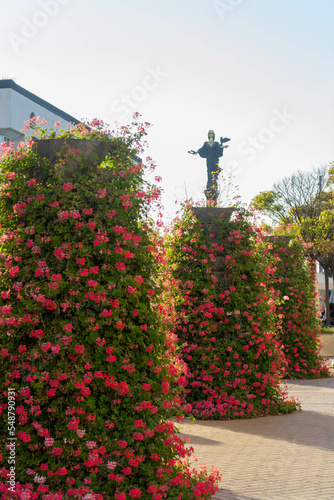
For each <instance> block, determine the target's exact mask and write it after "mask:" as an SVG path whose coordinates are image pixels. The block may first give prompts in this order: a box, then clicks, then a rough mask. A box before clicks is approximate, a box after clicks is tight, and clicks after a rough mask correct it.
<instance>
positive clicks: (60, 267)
mask: <svg viewBox="0 0 334 500" xmlns="http://www.w3.org/2000/svg"><path fill="white" fill-rule="evenodd" d="M138 130H139V132H138V136H140V135H141V133H142V132H144V128H142V129H141V128H139V129H138ZM79 132H80V134H81V135H82V134H83V133H84V136H85V137H86V136H87V135H88V131H84V130H83V129H82V128H81V129H80V131H79ZM124 133H125V139H124V140H118V141H117V142H116V146H115V144H114V146H115V147H114V148H113V150H112V151H113V152H112V154H111V155H110V156H109V157H107V159H106V161H105V162H104V163H102V165H101V166H99V165H98V164H96V162H95V163H94V161H92V160H91V159H89V158H86V157H84V156H81V155H80V154H79V153H78V150H76V149H75V148H73V149H68V148H67V149H66V150H65V151H63V154H61V155H60V156H59V158H58V160H57V162H56V164H55V165H51V164H50V162H49V161H48V160H46V159H44V158H41V157H39V156H38V155H37V154H35V153H34V152H33V151H32V150H31V149H29V148H28V149H27V150H24V149H22V150H21V151H20V152H18V153H15V154H14V153H10V152H8V151H6V155H5V158H4V159H3V162H2V165H1V183H2V184H1V198H0V218H1V233H0V237H1V240H0V242H1V253H0V272H1V279H0V284H1V294H0V335H1V348H0V360H1V364H0V388H1V390H0V413H1V415H0V422H1V429H2V432H1V436H0V460H1V462H0V479H1V482H0V495H1V498H2V499H9V498H20V499H27V500H28V499H45V500H51V499H53V500H56V499H57V500H58V499H65V498H82V499H86V500H88V499H89V500H93V499H95V500H102V499H110V500H128V499H131V498H142V499H152V500H160V499H162V498H169V499H175V500H181V499H183V500H184V499H195V498H197V499H207V498H209V497H210V496H211V494H213V493H214V492H215V491H216V490H217V485H216V480H217V473H216V472H214V471H213V472H212V473H211V474H207V473H205V472H198V473H197V472H195V471H194V470H192V469H191V468H190V467H188V466H187V457H188V456H189V455H190V454H191V449H187V448H186V447H185V444H184V442H183V441H182V440H181V439H180V438H179V437H178V436H177V435H176V429H175V428H174V424H173V422H172V421H171V420H170V419H171V417H173V416H175V415H176V413H177V407H178V405H179V399H180V398H179V395H178V393H177V392H176V390H175V385H176V384H175V383H174V379H175V376H176V375H175V374H176V372H177V368H176V367H175V363H174V361H173V359H171V357H169V355H168V354H169V352H172V351H173V349H171V344H172V343H173V339H172V337H171V338H168V337H166V332H165V330H164V329H163V325H162V324H161V323H160V320H159V317H158V315H157V309H158V304H157V302H156V301H157V299H156V295H157V289H156V281H155V279H154V269H155V262H154V252H155V248H154V245H155V243H154V238H153V236H152V231H151V229H150V225H149V223H148V222H147V221H148V219H147V212H148V206H149V204H150V203H151V202H152V201H154V200H155V199H156V198H157V197H158V195H159V190H158V189H157V188H156V187H154V186H150V185H147V184H145V182H144V181H143V171H144V167H143V166H141V165H139V164H136V163H135V162H134V161H133V160H132V158H133V157H134V155H135V154H137V153H138V149H134V147H135V144H132V146H131V143H130V142H129V131H127V130H125V131H124ZM94 138H96V137H95V136H94ZM105 140H106V139H105ZM130 146H131V147H132V149H131V148H130ZM139 152H140V151H139ZM168 350H169V351H168ZM171 385H173V387H174V388H173V390H171V388H170V386H171ZM12 394H14V396H12ZM9 397H10V399H9ZM9 400H10V406H8V401H9ZM13 405H14V406H15V410H14V420H13V418H12V417H10V418H9V415H10V414H9V407H10V408H12V407H13ZM13 436H15V438H17V440H16V441H15V444H16V448H15V450H16V451H15V452H14V458H15V460H14V463H15V466H14V467H15V469H14V471H15V472H13V470H12V469H10V465H9V460H8V457H9V456H13V452H11V444H10V443H12V441H11V440H10V438H11V437H13ZM15 453H16V454H15Z"/></svg>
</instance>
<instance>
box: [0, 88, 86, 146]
mask: <svg viewBox="0 0 334 500" xmlns="http://www.w3.org/2000/svg"><path fill="white" fill-rule="evenodd" d="M34 116H35V117H39V118H40V119H44V120H46V122H47V126H48V127H49V128H54V123H55V122H59V121H60V122H61V128H63V129H64V128H69V127H71V126H73V125H75V124H78V123H80V121H79V120H77V119H76V118H74V117H73V116H71V115H69V114H68V113H65V112H64V111H62V110H61V109H59V108H57V107H56V106H53V105H52V104H50V103H49V102H47V101H45V100H44V99H41V98H40V97H38V96H37V95H35V94H33V93H32V92H29V91H28V90H26V89H24V88H23V87H21V86H20V85H17V84H16V83H15V82H14V81H13V80H0V142H3V141H9V140H11V141H14V145H15V146H17V144H18V143H19V142H21V141H24V140H25V139H26V136H28V135H32V134H33V129H32V128H30V129H28V130H27V131H24V124H25V122H26V121H27V120H29V119H30V118H32V117H34Z"/></svg>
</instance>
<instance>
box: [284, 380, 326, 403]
mask: <svg viewBox="0 0 334 500" xmlns="http://www.w3.org/2000/svg"><path fill="white" fill-rule="evenodd" d="M282 384H287V385H288V386H290V387H289V395H290V396H293V395H294V394H293V387H292V386H299V387H310V389H312V387H327V389H333V391H334V377H328V378H316V379H312V380H304V379H285V380H282ZM333 398H334V396H333ZM333 401H334V399H333Z"/></svg>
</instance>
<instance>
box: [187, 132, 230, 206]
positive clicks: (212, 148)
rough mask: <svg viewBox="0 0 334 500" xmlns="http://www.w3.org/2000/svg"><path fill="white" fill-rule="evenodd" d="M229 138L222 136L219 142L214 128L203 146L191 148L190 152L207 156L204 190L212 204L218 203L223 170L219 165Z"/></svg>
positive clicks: (209, 202) (202, 156) (203, 156)
mask: <svg viewBox="0 0 334 500" xmlns="http://www.w3.org/2000/svg"><path fill="white" fill-rule="evenodd" d="M229 140H230V139H228V138H223V137H221V138H220V144H219V142H217V141H215V133H214V131H213V130H209V132H208V140H207V141H206V142H205V143H204V144H203V146H202V147H201V148H199V149H198V150H197V151H194V150H190V151H188V153H190V154H193V155H196V154H199V155H200V157H201V158H206V168H207V174H208V179H207V184H206V189H205V191H204V193H205V196H206V199H207V202H208V204H210V205H211V206H216V205H217V198H218V195H219V192H218V175H219V173H220V171H221V168H220V167H219V158H220V157H221V156H223V152H224V148H227V147H228V145H227V144H225V142H228V141H229Z"/></svg>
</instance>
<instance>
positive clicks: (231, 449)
mask: <svg viewBox="0 0 334 500" xmlns="http://www.w3.org/2000/svg"><path fill="white" fill-rule="evenodd" d="M288 392H289V394H290V395H294V396H297V397H298V398H299V401H300V402H301V405H302V409H303V410H302V411H301V412H295V413H293V414H290V415H280V416H270V417H263V418H259V419H255V420H234V421H230V422H220V421H196V422H190V421H188V420H187V421H185V422H184V423H183V424H182V425H181V426H180V425H179V428H180V431H181V432H182V434H183V435H186V436H188V437H189V438H190V444H191V445H192V446H193V447H194V449H195V455H196V456H197V458H198V464H206V465H207V466H208V468H210V466H211V464H212V465H214V467H216V468H217V469H218V470H219V471H220V473H221V475H222V480H221V483H220V485H219V486H220V490H219V492H218V493H217V494H216V495H214V497H213V500H311V499H317V500H334V377H332V378H329V379H320V380H291V381H288Z"/></svg>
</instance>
